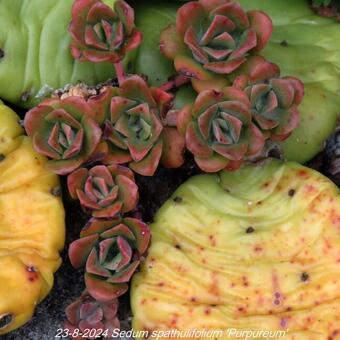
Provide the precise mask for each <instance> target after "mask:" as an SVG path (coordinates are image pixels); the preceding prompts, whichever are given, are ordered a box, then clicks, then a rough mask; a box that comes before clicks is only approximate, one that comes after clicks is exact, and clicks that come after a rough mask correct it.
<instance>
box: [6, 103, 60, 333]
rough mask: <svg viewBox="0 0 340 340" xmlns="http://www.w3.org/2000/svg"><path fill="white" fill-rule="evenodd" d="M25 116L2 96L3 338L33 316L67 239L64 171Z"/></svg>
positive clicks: (49, 283)
mask: <svg viewBox="0 0 340 340" xmlns="http://www.w3.org/2000/svg"><path fill="white" fill-rule="evenodd" d="M19 121H20V117H19V116H18V115H17V114H16V113H15V112H14V111H12V110H11V109H10V108H9V107H7V106H5V105H4V104H3V103H2V102H1V101H0V160H1V161H0V215H1V219H0V281H1V285H0V338H6V336H4V334H6V333H8V332H11V331H13V330H15V329H16V328H18V327H20V326H22V325H23V324H24V323H26V322H27V321H29V320H30V319H31V318H32V315H33V313H34V309H35V308H36V306H37V305H38V304H39V303H40V302H41V301H42V300H43V299H44V298H45V297H46V296H47V294H48V293H49V292H50V290H51V289H52V287H53V273H54V272H55V271H56V270H57V269H58V267H59V266H60V264H61V257H60V252H61V251H62V249H63V246H64V242H65V212H64V208H63V204H62V200H61V189H60V182H59V179H58V176H56V175H55V174H54V173H52V172H51V171H48V170H47V169H46V163H47V159H46V158H45V157H44V156H42V155H39V153H37V152H36V151H35V150H34V148H33V146H32V141H31V139H30V138H29V137H27V136H26V135H24V129H23V128H22V127H21V126H20V124H19Z"/></svg>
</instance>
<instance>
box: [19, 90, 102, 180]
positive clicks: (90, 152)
mask: <svg viewBox="0 0 340 340" xmlns="http://www.w3.org/2000/svg"><path fill="white" fill-rule="evenodd" d="M25 128H26V132H27V134H28V135H29V136H30V137H31V138H32V141H33V145H34V148H35V149H36V150H37V151H38V152H39V153H41V154H42V155H44V156H47V157H49V158H51V160H50V161H49V162H48V167H49V169H51V170H52V171H54V172H55V173H57V174H59V175H66V174H68V173H70V172H71V171H73V170H75V169H77V168H78V167H79V166H81V165H82V164H84V163H85V162H86V161H88V160H90V159H91V157H92V158H95V151H96V147H97V146H98V144H99V141H100V138H101V134H102V132H101V129H100V127H99V126H98V124H97V123H96V122H95V120H94V113H93V111H92V110H91V109H90V107H89V106H88V105H87V103H86V101H85V100H84V99H83V98H81V97H68V98H66V99H47V100H45V101H43V102H42V103H41V104H39V105H38V106H36V107H35V108H33V109H31V110H30V111H28V112H27V114H26V116H25Z"/></svg>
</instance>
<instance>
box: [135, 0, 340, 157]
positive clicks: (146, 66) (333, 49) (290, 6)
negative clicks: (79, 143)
mask: <svg viewBox="0 0 340 340" xmlns="http://www.w3.org/2000/svg"><path fill="white" fill-rule="evenodd" d="M238 2H239V3H240V4H241V5H242V6H243V7H244V8H245V9H246V10H262V11H264V12H266V13H267V14H268V15H269V16H270V17H271V18H272V20H273V24H274V31H273V34H272V37H271V40H270V43H269V44H268V45H267V47H266V48H265V49H264V50H263V51H261V54H262V55H263V56H264V57H266V58H267V59H268V60H269V61H272V62H274V63H276V64H278V65H279V66H280V68H281V75H282V76H293V77H297V78H299V79H301V80H302V81H303V82H304V84H305V97H304V100H303V102H302V104H301V105H300V107H299V111H300V126H299V127H298V128H297V129H296V130H295V131H294V133H293V134H292V135H291V137H290V138H289V139H287V140H286V141H285V142H283V143H282V145H283V149H284V151H285V157H286V158H287V159H288V160H291V161H297V162H301V163H303V162H306V161H308V160H310V159H311V158H312V157H313V156H315V155H316V154H317V153H318V152H319V151H320V150H321V149H322V147H323V143H324V141H325V139H326V138H327V137H328V136H329V135H330V133H331V132H332V131H333V129H334V127H335V125H336V119H337V116H338V115H339V113H340V97H339V95H338V91H339V88H340V71H339V70H340V68H339V67H340V47H339V44H337V42H338V41H339V38H340V28H339V26H338V23H336V22H335V21H334V20H331V19H326V18H322V17H319V16H317V15H315V14H314V13H313V12H312V10H311V9H310V8H309V7H308V6H307V4H306V1H305V0H288V1H287V0H275V1H268V0H240V1H238ZM182 4H183V3H181V2H175V1H163V2H156V1H151V2H148V4H147V5H145V4H144V3H143V4H142V3H141V2H137V1H136V2H134V3H132V5H133V6H134V7H135V10H136V25H137V27H138V28H139V29H140V30H141V31H142V32H143V33H144V42H143V44H142V46H141V48H140V52H139V56H138V58H137V60H136V71H137V72H141V73H144V74H147V75H148V76H149V81H150V83H151V85H160V84H161V83H163V82H164V81H166V79H167V78H168V77H169V76H171V75H172V74H174V73H175V71H174V68H173V63H172V62H171V61H169V60H167V59H165V58H163V57H162V55H161V53H160V51H159V46H158V44H157V43H158V41H159V32H160V31H161V30H162V29H163V28H165V27H166V26H168V25H169V24H170V23H174V22H175V20H176V11H177V9H178V8H179V7H180V6H181V5H182ZM183 98H186V100H187V101H189V102H191V101H192V94H190V92H189V91H186V92H185V93H184V95H183V93H181V102H183Z"/></svg>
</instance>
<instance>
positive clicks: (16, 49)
mask: <svg viewBox="0 0 340 340" xmlns="http://www.w3.org/2000/svg"><path fill="white" fill-rule="evenodd" d="M105 2H106V3H107V4H109V5H112V4H113V3H114V0H105ZM72 4H73V0H63V1H55V0H43V1H41V0H1V1H0V17H1V21H0V48H1V49H2V50H3V52H4V57H3V58H1V59H0V84H1V86H0V97H1V98H3V99H6V100H8V101H10V102H12V103H14V104H17V105H19V106H21V107H27V108H30V107H32V106H34V105H35V104H37V103H38V102H39V100H41V99H42V98H36V96H37V94H38V93H39V94H41V95H42V96H43V94H47V95H48V94H49V93H50V92H51V91H53V90H54V89H57V88H60V87H63V86H65V85H66V84H69V83H73V84H74V83H77V82H85V83H87V84H96V83H98V82H101V81H105V80H107V79H108V78H111V77H112V76H114V74H115V73H114V68H113V66H112V65H110V64H108V63H99V64H93V63H88V62H79V61H75V60H74V59H73V58H72V56H71V53H70V51H69V45H70V39H71V38H70V36H69V34H68V31H67V29H68V25H69V22H70V20H71V6H72ZM133 58H134V56H133V55H130V56H129V57H128V58H127V60H126V63H129V61H132V60H133Z"/></svg>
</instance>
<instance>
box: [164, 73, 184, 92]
mask: <svg viewBox="0 0 340 340" xmlns="http://www.w3.org/2000/svg"><path fill="white" fill-rule="evenodd" d="M189 82H190V78H188V77H185V76H183V75H177V76H175V77H174V78H172V79H171V80H169V81H168V82H166V83H165V84H163V85H161V86H160V87H159V88H160V89H161V90H163V91H166V92H167V91H171V90H176V89H178V88H179V87H180V86H182V85H184V84H187V83H189Z"/></svg>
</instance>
